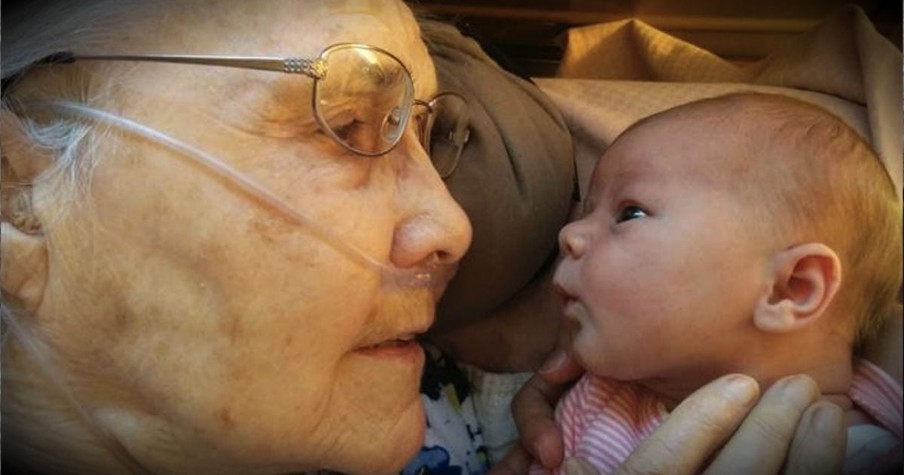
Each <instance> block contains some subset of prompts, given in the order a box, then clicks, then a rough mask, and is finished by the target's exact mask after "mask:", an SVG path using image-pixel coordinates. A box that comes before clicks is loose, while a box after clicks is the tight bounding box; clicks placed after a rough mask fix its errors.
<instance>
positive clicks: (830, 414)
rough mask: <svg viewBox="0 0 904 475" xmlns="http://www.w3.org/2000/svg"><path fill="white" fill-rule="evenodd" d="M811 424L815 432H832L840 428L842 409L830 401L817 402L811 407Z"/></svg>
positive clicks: (842, 417) (842, 422)
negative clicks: (817, 403)
mask: <svg viewBox="0 0 904 475" xmlns="http://www.w3.org/2000/svg"><path fill="white" fill-rule="evenodd" d="M813 413H814V414H813V425H814V426H815V428H816V431H817V433H820V434H832V433H836V432H839V431H840V430H841V427H842V424H844V411H842V410H841V408H840V407H838V406H836V405H835V404H832V403H823V404H819V405H817V406H816V407H814V408H813Z"/></svg>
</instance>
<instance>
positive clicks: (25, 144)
mask: <svg viewBox="0 0 904 475" xmlns="http://www.w3.org/2000/svg"><path fill="white" fill-rule="evenodd" d="M0 151H2V153H3V160H4V161H5V162H6V163H4V170H3V171H4V176H3V181H4V182H6V183H10V182H11V181H12V182H19V183H32V182H33V181H34V179H35V178H36V177H37V176H38V175H40V174H41V173H42V172H44V170H47V168H48V167H49V166H50V165H51V163H52V161H53V156H52V155H51V153H50V152H49V151H48V150H45V149H41V148H38V147H35V146H34V144H33V143H32V141H31V140H29V138H28V136H27V135H26V133H25V125H24V124H23V123H22V119H20V118H19V117H18V116H17V115H16V114H14V113H13V112H12V111H10V110H9V109H0ZM7 167H8V168H7ZM10 175H11V176H10Z"/></svg>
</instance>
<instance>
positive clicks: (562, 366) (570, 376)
mask: <svg viewBox="0 0 904 475" xmlns="http://www.w3.org/2000/svg"><path fill="white" fill-rule="evenodd" d="M537 372H538V373H539V374H540V375H541V376H542V377H543V379H545V380H546V381H548V382H550V383H559V384H561V383H567V382H571V381H574V380H575V379H577V378H578V376H580V375H582V374H584V368H581V366H580V365H578V362H577V361H575V360H574V358H572V357H571V354H569V353H567V352H565V351H562V350H561V349H557V350H556V351H554V352H553V353H552V354H551V355H550V356H549V358H547V359H546V362H545V363H543V366H542V367H540V369H539V370H538V371H537Z"/></svg>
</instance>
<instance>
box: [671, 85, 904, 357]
mask: <svg viewBox="0 0 904 475" xmlns="http://www.w3.org/2000/svg"><path fill="white" fill-rule="evenodd" d="M681 109H684V111H682V110H681ZM673 113H675V115H677V116H678V117H681V116H682V115H684V116H685V117H686V118H687V119H689V120H696V121H700V122H699V124H700V125H701V126H707V125H709V126H711V127H712V128H713V130H719V131H723V133H727V134H729V135H735V136H736V138H735V140H737V141H738V143H739V146H738V147H736V148H726V150H725V152H729V153H728V154H727V157H726V158H727V160H726V161H727V164H726V165H727V166H724V167H721V168H720V167H718V164H717V163H714V164H712V165H713V166H714V167H716V168H717V169H719V170H721V171H722V172H724V173H725V175H724V176H723V177H722V178H724V179H725V183H726V184H727V185H729V186H732V187H735V191H736V193H737V195H738V196H739V197H741V199H744V200H746V201H747V203H748V204H749V208H748V209H749V216H748V217H747V219H749V220H750V221H752V222H755V223H759V225H760V226H759V227H760V228H761V231H762V232H763V233H765V234H764V236H765V237H764V239H766V240H769V239H775V240H776V241H775V242H777V243H778V244H780V245H781V244H784V245H786V246H794V245H798V244H801V243H807V242H815V243H822V244H825V245H826V246H828V247H829V248H830V249H831V250H832V251H834V252H835V253H836V254H837V257H838V258H839V260H840V263H841V273H842V279H841V282H842V283H841V284H840V286H839V289H838V291H837V294H836V295H835V297H834V299H833V301H832V302H830V305H829V306H828V308H827V311H830V312H832V313H834V314H843V315H844V317H843V318H845V319H847V320H848V321H850V322H851V326H852V329H853V335H854V342H855V344H859V343H860V342H862V341H863V340H864V339H866V338H869V337H871V336H873V335H874V334H875V332H876V331H877V330H878V329H879V328H880V327H881V326H882V323H883V319H885V318H887V317H888V316H889V315H892V314H893V311H892V306H894V305H895V303H896V301H897V295H898V292H899V289H900V286H901V279H902V267H901V265H902V264H901V262H902V237H901V226H902V223H901V204H900V201H899V198H898V196H897V193H896V191H895V186H894V184H893V182H892V180H891V177H890V176H889V174H888V171H887V170H886V168H885V167H884V165H883V164H882V162H881V160H880V159H879V157H878V156H877V155H876V153H875V152H874V151H873V150H872V148H871V147H870V146H869V144H867V143H866V142H865V141H864V140H863V139H862V138H861V136H860V135H859V134H858V133H857V132H856V131H855V130H854V129H853V128H851V127H850V126H848V125H847V124H846V123H845V122H844V121H842V120H841V119H839V118H838V117H836V116H835V115H833V114H832V113H830V112H828V111H826V110H825V109H823V108H821V107H818V106H816V105H813V104H810V103H807V102H804V101H801V100H798V99H793V98H790V97H787V96H781V95H774V94H761V93H739V94H731V95H727V96H721V97H717V98H713V99H708V100H703V101H698V102H696V103H692V104H690V105H687V106H685V107H683V108H680V109H676V110H674V111H673ZM668 114H669V113H668V112H666V113H664V114H663V118H665V117H667V116H668ZM654 120H655V119H654ZM720 122H724V124H720Z"/></svg>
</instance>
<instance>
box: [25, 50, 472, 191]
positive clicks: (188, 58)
mask: <svg viewBox="0 0 904 475" xmlns="http://www.w3.org/2000/svg"><path fill="white" fill-rule="evenodd" d="M88 60H90V61H95V60H102V61H154V62H166V63H182V64H195V65H205V66H225V67H232V68H244V69H256V70H263V71H277V72H282V73H288V74H303V75H305V76H308V77H310V78H312V79H314V88H313V94H312V96H311V106H312V108H313V111H314V118H315V119H316V121H317V124H318V125H319V126H320V129H321V130H322V131H323V132H324V133H326V134H327V135H328V136H329V137H331V138H332V139H333V140H334V141H335V142H336V143H338V144H339V145H341V146H342V147H344V148H345V149H347V150H350V151H352V152H354V153H356V154H359V155H364V156H368V157H376V156H380V155H384V154H386V153H389V151H391V150H392V149H393V148H395V146H396V145H398V143H399V142H400V141H401V139H402V137H403V135H404V132H405V130H406V129H407V127H408V121H409V119H410V118H411V117H412V111H413V110H414V108H415V107H420V108H423V110H424V112H423V113H418V114H415V115H414V116H413V117H414V119H415V120H414V122H415V128H416V131H417V136H418V140H419V141H420V142H421V144H422V145H423V146H424V149H425V150H426V151H427V154H428V155H430V159H431V161H432V162H433V166H434V167H435V168H436V170H437V172H439V174H440V176H441V177H443V178H447V177H449V176H450V175H451V174H452V172H454V171H455V168H456V167H457V166H458V162H459V160H460V158H461V154H462V151H463V150H464V147H465V145H466V144H467V142H468V139H469V137H470V130H469V128H468V104H467V101H465V99H464V98H463V97H462V96H460V95H458V94H455V93H453V92H442V93H439V94H437V95H435V96H433V97H432V98H431V99H429V100H427V101H423V100H420V99H415V98H414V83H413V81H412V79H411V73H410V72H409V71H408V68H406V67H405V65H404V64H402V62H401V61H400V60H399V59H398V58H396V57H395V56H394V55H392V54H391V53H389V52H388V51H386V50H383V49H380V48H377V47H375V46H370V45H364V44H353V43H340V44H335V45H332V46H329V47H327V48H326V49H324V50H323V51H322V52H321V53H320V55H319V56H318V57H317V58H313V59H306V58H296V57H288V58H277V57H237V56H197V55H91V54H76V53H71V52H64V53H57V54H54V55H51V56H50V57H48V58H46V59H45V60H43V61H42V63H52V64H59V63H73V62H75V61H88Z"/></svg>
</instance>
